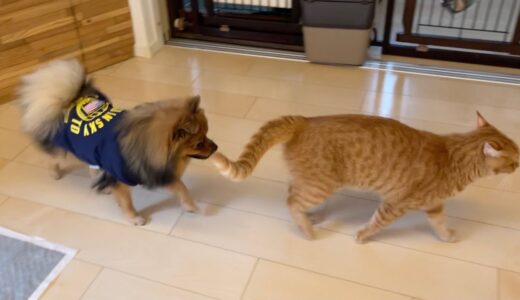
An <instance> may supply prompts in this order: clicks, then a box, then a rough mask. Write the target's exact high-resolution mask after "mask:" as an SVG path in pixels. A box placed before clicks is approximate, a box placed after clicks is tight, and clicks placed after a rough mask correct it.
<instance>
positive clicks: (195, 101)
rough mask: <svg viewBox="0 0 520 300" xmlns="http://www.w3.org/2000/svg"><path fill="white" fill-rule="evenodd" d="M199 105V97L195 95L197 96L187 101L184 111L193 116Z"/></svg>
mask: <svg viewBox="0 0 520 300" xmlns="http://www.w3.org/2000/svg"><path fill="white" fill-rule="evenodd" d="M199 105H200V96H199V95H197V96H193V97H191V98H189V99H188V101H186V109H187V110H188V112H190V113H192V114H194V113H196V112H197V110H199Z"/></svg>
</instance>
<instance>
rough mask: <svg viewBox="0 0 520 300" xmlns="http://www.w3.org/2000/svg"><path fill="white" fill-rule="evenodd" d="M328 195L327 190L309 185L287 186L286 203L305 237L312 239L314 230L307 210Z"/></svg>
mask: <svg viewBox="0 0 520 300" xmlns="http://www.w3.org/2000/svg"><path fill="white" fill-rule="evenodd" d="M328 195H329V193H328V192H325V191H322V190H320V189H316V188H312V187H310V186H307V187H299V186H298V187H296V186H294V185H291V187H290V188H289V198H288V199H287V205H288V206H289V210H290V212H291V215H292V217H293V219H294V222H296V224H297V225H298V227H299V228H300V230H301V231H302V232H303V234H304V235H305V237H306V238H307V239H309V240H312V239H314V230H313V228H312V222H311V220H310V219H309V217H308V215H307V211H308V210H309V209H310V208H312V207H314V206H317V205H319V204H321V203H322V202H323V201H325V199H326V198H327V196H328Z"/></svg>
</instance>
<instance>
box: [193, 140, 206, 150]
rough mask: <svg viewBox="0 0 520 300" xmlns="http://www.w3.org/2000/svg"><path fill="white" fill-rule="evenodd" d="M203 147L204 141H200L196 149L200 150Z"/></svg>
mask: <svg viewBox="0 0 520 300" xmlns="http://www.w3.org/2000/svg"><path fill="white" fill-rule="evenodd" d="M202 147H204V141H200V142H198V143H197V145H195V148H197V149H200V148H202Z"/></svg>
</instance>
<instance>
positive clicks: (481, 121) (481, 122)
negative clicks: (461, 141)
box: [477, 110, 489, 128]
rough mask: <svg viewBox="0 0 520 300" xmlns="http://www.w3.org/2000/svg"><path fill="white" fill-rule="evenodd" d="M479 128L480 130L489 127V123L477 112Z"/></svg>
mask: <svg viewBox="0 0 520 300" xmlns="http://www.w3.org/2000/svg"><path fill="white" fill-rule="evenodd" d="M477 126H478V128H482V127H486V126H489V123H488V121H486V119H484V117H483V116H482V115H481V114H480V113H479V112H478V110H477Z"/></svg>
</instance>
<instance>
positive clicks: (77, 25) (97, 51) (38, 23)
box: [0, 0, 134, 103]
mask: <svg viewBox="0 0 520 300" xmlns="http://www.w3.org/2000/svg"><path fill="white" fill-rule="evenodd" d="M133 42H134V40H133V34H132V24H131V20H130V12H129V8H128V3H127V1H126V0H53V1H49V0H0V103H2V102H6V101H9V100H12V99H13V98H14V91H15V89H16V87H17V85H18V83H19V78H20V76H23V75H24V74H27V73H28V72H30V71H32V70H34V68H36V67H37V66H38V65H40V64H41V63H43V62H46V61H49V60H52V59H58V58H78V59H80V60H81V61H82V62H83V63H84V64H85V66H86V68H87V71H89V72H91V71H95V70H98V69H101V68H103V67H106V66H109V65H111V64H114V63H117V62H120V61H123V60H125V59H128V58H130V57H132V56H133Z"/></svg>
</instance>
